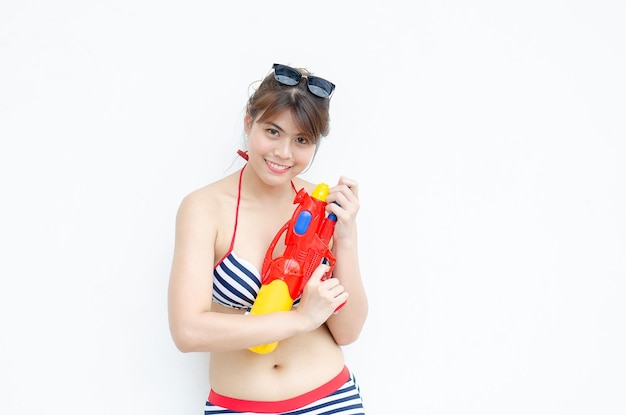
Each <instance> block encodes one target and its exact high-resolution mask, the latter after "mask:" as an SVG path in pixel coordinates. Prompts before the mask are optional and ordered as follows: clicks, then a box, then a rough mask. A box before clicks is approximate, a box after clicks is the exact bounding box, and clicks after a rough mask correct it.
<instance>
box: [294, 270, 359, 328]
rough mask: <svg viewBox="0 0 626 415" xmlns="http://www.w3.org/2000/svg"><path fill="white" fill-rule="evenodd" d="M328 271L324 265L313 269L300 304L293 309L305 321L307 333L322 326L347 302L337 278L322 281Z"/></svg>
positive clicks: (344, 292) (345, 293)
mask: <svg viewBox="0 0 626 415" xmlns="http://www.w3.org/2000/svg"><path fill="white" fill-rule="evenodd" d="M329 270H330V267H329V266H328V265H326V264H320V265H319V266H318V267H317V268H316V269H315V271H314V272H313V274H311V278H310V279H309V281H308V282H307V284H306V285H305V287H304V290H303V292H302V297H301V299H300V303H299V304H298V306H297V307H296V308H295V309H294V310H295V311H296V312H298V313H299V314H300V315H301V316H302V317H303V318H304V319H305V322H306V327H308V328H309V331H310V330H314V329H316V328H318V327H319V326H321V325H322V324H324V323H325V322H326V320H328V317H330V316H331V315H332V314H333V313H334V311H335V310H336V309H337V308H338V307H339V306H340V305H342V304H343V303H345V302H346V301H347V300H348V293H347V292H346V291H345V290H344V287H343V285H341V283H340V282H339V280H338V279H337V278H327V279H324V280H322V278H324V275H325V274H326V273H327V272H328V271H329Z"/></svg>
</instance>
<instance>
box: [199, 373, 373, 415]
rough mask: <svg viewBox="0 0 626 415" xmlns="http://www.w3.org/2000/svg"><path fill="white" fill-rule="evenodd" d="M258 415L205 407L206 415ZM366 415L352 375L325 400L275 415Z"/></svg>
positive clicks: (212, 406) (256, 414)
mask: <svg viewBox="0 0 626 415" xmlns="http://www.w3.org/2000/svg"><path fill="white" fill-rule="evenodd" d="M228 414H239V415H258V414H260V412H237V411H233V410H230V409H227V408H223V407H221V406H217V405H213V404H212V403H210V402H207V403H206V405H205V407H204V415H228ZM305 414H306V415H365V410H364V408H363V399H362V398H361V391H360V389H359V385H358V383H357V381H356V379H355V377H354V375H353V374H352V373H351V374H350V379H348V381H347V382H346V383H345V384H344V385H343V386H341V387H340V388H339V389H337V390H336V391H335V392H333V393H331V394H330V395H328V396H327V397H325V398H322V399H319V400H317V401H315V402H313V403H310V404H308V405H305V406H303V407H301V408H298V409H295V410H293V411H289V412H281V413H280V414H278V413H274V415H305Z"/></svg>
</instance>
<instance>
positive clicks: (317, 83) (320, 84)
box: [309, 76, 335, 98]
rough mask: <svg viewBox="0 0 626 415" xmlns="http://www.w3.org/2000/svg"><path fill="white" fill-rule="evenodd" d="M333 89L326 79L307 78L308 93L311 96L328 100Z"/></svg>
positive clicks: (333, 86)
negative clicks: (309, 92)
mask: <svg viewBox="0 0 626 415" xmlns="http://www.w3.org/2000/svg"><path fill="white" fill-rule="evenodd" d="M333 89H335V85H333V84H332V83H330V82H328V81H327V80H326V79H323V78H318V77H317V76H309V91H311V93H312V94H313V95H317V96H318V97H320V98H328V97H330V94H332V93H333Z"/></svg>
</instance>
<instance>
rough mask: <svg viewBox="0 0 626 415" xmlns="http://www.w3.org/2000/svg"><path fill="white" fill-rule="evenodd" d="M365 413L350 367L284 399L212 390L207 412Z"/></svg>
mask: <svg viewBox="0 0 626 415" xmlns="http://www.w3.org/2000/svg"><path fill="white" fill-rule="evenodd" d="M218 414H219V415H226V414H239V415H255V414H274V415H279V414H280V415H296V414H297V415H304V414H309V415H315V414H333V415H335V414H336V415H365V411H364V409H363V400H362V398H361V391H360V389H359V385H358V383H357V381H356V379H355V377H354V374H352V373H351V372H350V371H349V370H348V368H347V367H344V368H343V370H342V371H341V373H339V375H337V376H335V377H334V378H333V379H331V380H330V381H329V382H327V383H325V384H324V385H322V386H320V387H319V388H316V389H314V390H312V391H310V392H307V393H305V394H303V395H300V396H296V397H295V398H291V399H286V400H283V401H271V402H266V401H263V402H260V401H247V400H241V399H234V398H229V397H227V396H223V395H220V394H218V393H216V392H215V391H213V390H211V392H210V393H209V398H208V400H207V402H206V406H205V407H204V415H218Z"/></svg>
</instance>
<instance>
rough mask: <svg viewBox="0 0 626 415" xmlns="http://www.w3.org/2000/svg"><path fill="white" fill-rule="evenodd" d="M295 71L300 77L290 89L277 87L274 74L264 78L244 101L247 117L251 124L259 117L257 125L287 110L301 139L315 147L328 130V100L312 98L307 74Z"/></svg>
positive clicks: (301, 70) (302, 70)
mask: <svg viewBox="0 0 626 415" xmlns="http://www.w3.org/2000/svg"><path fill="white" fill-rule="evenodd" d="M298 71H299V72H300V73H301V74H302V75H304V76H303V79H301V80H300V82H299V83H298V85H294V86H289V85H283V84H281V83H279V82H278V81H277V80H276V79H275V78H274V73H271V74H269V75H268V76H266V77H265V79H263V81H262V82H261V84H260V85H259V87H258V88H257V89H256V91H254V93H253V94H252V96H251V97H250V99H248V106H247V110H248V114H250V116H251V117H252V119H253V120H256V118H257V117H258V116H259V115H260V117H259V119H258V121H267V120H270V119H272V118H273V117H274V116H276V115H277V114H278V113H280V112H282V111H284V110H285V109H289V110H291V114H292V116H293V118H294V120H295V122H296V124H297V126H298V128H299V129H300V130H302V133H303V134H305V138H308V139H310V140H312V141H313V142H314V143H315V144H318V143H319V140H320V139H321V138H322V137H326V136H327V135H328V133H329V130H330V115H329V101H330V100H329V99H327V98H320V97H317V96H315V95H313V94H312V93H311V92H310V91H309V89H308V86H307V83H306V79H305V78H304V77H305V76H307V75H309V74H310V72H309V71H307V70H306V69H300V68H298Z"/></svg>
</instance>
